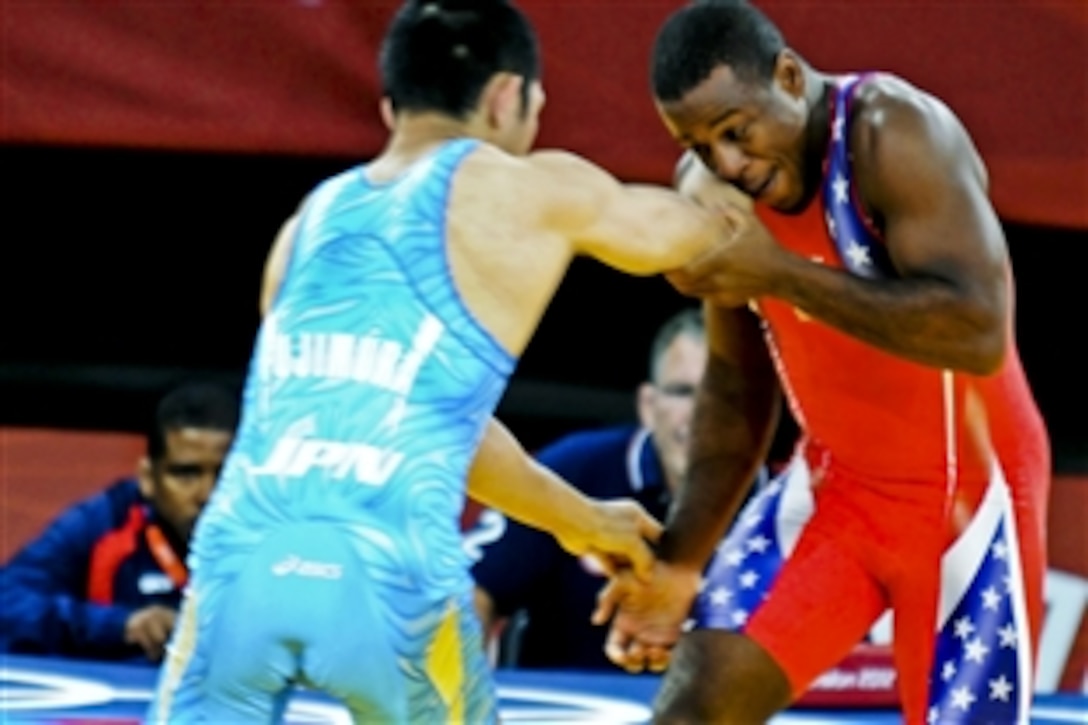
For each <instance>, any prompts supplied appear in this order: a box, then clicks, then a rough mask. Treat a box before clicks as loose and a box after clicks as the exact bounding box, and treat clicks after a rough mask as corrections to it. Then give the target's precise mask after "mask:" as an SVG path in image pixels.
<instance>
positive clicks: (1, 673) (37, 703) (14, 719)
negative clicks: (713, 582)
mask: <svg viewBox="0 0 1088 725" xmlns="http://www.w3.org/2000/svg"><path fill="white" fill-rule="evenodd" d="M154 679H155V670H153V669H151V668H148V667H140V666H135V665H116V664H101V663H93V662H82V661H72V660H55V659H41V658H32V657H12V656H2V655H0V723H39V724H42V725H45V724H47V723H48V724H49V725H75V724H76V723H79V724H81V725H89V724H91V723H102V724H103V725H105V724H106V723H108V724H109V725H128V724H129V723H135V722H137V721H138V719H139V718H140V717H141V716H142V715H143V713H144V711H145V709H146V707H147V702H148V699H149V698H150V695H151V689H152V687H153V685H154ZM496 680H497V682H498V689H499V697H500V707H501V710H502V717H503V720H504V721H505V722H507V723H519V725H529V724H534V725H545V724H548V723H554V724H555V725H560V724H562V725H575V724H581V725H604V724H607V725H627V724H631V725H633V724H635V723H644V722H646V721H647V719H648V718H649V714H650V709H649V703H650V702H651V701H652V699H653V696H654V694H655V693H656V692H657V687H658V684H659V678H658V677H654V676H631V675H623V674H616V675H600V674H586V673H572V672H519V671H511V670H501V671H499V672H498V673H496ZM287 722H289V723H292V724H296V723H299V724H301V723H328V724H339V723H344V724H345V725H347V724H348V723H350V719H349V718H348V716H347V711H346V710H344V709H343V708H342V707H341V706H340V705H338V704H337V703H335V702H334V701H332V700H330V699H328V698H326V697H324V696H320V695H317V694H314V693H308V692H305V691H299V692H298V694H297V695H296V696H295V697H293V698H292V700H291V705H290V707H289V709H288V712H287ZM900 722H901V718H900V716H899V713H898V712H897V711H894V710H882V711H877V710H837V709H836V710H829V709H820V710H816V709H811V710H791V711H789V712H787V713H783V714H782V715H780V716H778V717H776V718H775V719H774V720H773V721H772V723H773V724H774V725H789V724H790V723H798V724H801V723H809V724H815V723H826V724H827V725H832V724H834V725H849V724H851V723H889V724H890V723H900ZM1031 723H1032V725H1064V724H1066V723H1077V724H1078V725H1085V724H1086V723H1088V697H1081V696H1078V695H1075V694H1068V695H1067V694H1059V695H1046V696H1039V697H1038V698H1037V699H1036V701H1035V705H1034V707H1033V709H1032V719H1031Z"/></svg>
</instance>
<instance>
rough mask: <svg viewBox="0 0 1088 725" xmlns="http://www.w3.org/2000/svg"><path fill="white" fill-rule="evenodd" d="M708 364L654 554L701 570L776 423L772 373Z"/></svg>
mask: <svg viewBox="0 0 1088 725" xmlns="http://www.w3.org/2000/svg"><path fill="white" fill-rule="evenodd" d="M768 368H769V366H767V368H760V369H749V370H744V369H742V368H741V367H739V366H737V365H735V364H730V363H728V362H726V361H722V360H716V359H715V358H713V357H712V358H711V360H710V362H709V363H708V365H707V371H706V374H705V376H704V378H703V381H702V384H701V386H700V389H699V393H698V395H697V397H696V402H695V414H694V418H693V421H692V432H691V436H692V441H691V451H690V457H689V463H688V476H687V479H686V480H685V482H684V484H683V485H682V486H681V488H680V491H679V492H678V494H677V497H676V500H675V502H674V503H673V506H672V508H671V509H670V511H669V518H668V522H667V524H666V526H665V532H664V534H663V535H662V538H661V544H660V549H659V556H660V557H661V558H662V559H663V560H665V561H668V562H670V563H673V564H677V565H680V566H684V567H688V568H693V569H699V570H702V568H703V567H704V566H705V565H706V563H707V561H709V559H710V556H711V554H712V553H713V551H714V548H715V547H716V546H717V545H718V543H719V542H720V541H721V538H722V536H724V534H725V530H726V528H727V527H728V525H729V523H730V522H731V521H732V520H733V518H734V517H735V516H736V514H737V510H738V509H739V508H740V505H741V503H742V502H743V500H744V497H745V495H746V493H747V491H748V489H749V487H750V486H751V484H752V481H753V480H754V479H755V478H756V475H757V473H758V471H759V468H760V466H761V465H762V463H763V461H764V459H765V458H766V455H767V451H768V449H769V448H770V443H771V439H772V437H773V434H774V430H775V426H776V424H777V422H778V410H779V392H778V391H779V388H778V385H777V382H776V381H775V379H774V373H773V370H770V369H768Z"/></svg>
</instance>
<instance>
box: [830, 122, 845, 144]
mask: <svg viewBox="0 0 1088 725" xmlns="http://www.w3.org/2000/svg"><path fill="white" fill-rule="evenodd" d="M845 123H846V119H845V118H843V117H842V116H839V117H838V118H836V119H835V120H834V121H833V122H832V123H831V140H832V141H841V140H842V129H843V126H844V125H845Z"/></svg>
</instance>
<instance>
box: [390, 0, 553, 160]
mask: <svg viewBox="0 0 1088 725" xmlns="http://www.w3.org/2000/svg"><path fill="white" fill-rule="evenodd" d="M380 65H381V74H382V83H383V85H384V95H385V98H386V99H387V100H388V108H389V110H390V111H391V116H392V119H391V120H392V123H393V125H394V126H395V125H396V120H397V118H398V117H400V116H402V115H405V114H411V115H420V114H438V115H441V116H444V117H447V118H452V119H455V120H457V121H460V122H465V123H468V124H470V125H471V128H473V129H474V130H475V131H477V135H479V136H481V137H483V138H484V140H486V141H489V142H491V143H494V144H496V145H497V146H499V147H501V148H503V149H505V150H506V151H509V152H511V153H517V154H523V153H526V152H528V150H529V149H530V147H531V146H532V144H533V141H534V140H535V139H536V132H537V125H538V119H539V115H540V110H541V108H542V107H543V105H544V91H543V89H542V87H541V84H540V57H539V53H538V50H537V41H536V35H535V33H534V31H533V28H532V26H531V25H530V24H529V21H528V19H527V18H526V17H525V16H524V15H523V14H522V13H521V11H519V10H518V9H517V8H515V7H514V6H513V5H511V4H510V3H508V2H507V1H506V0H408V2H406V3H405V4H404V6H403V7H402V8H401V9H400V10H399V11H398V12H397V14H396V15H395V16H394V18H393V21H392V24H391V25H390V28H389V31H388V32H387V33H386V36H385V39H384V41H383V43H382V49H381V60H380Z"/></svg>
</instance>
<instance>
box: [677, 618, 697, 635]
mask: <svg viewBox="0 0 1088 725" xmlns="http://www.w3.org/2000/svg"><path fill="white" fill-rule="evenodd" d="M693 629H695V620H694V619H685V620H684V623H683V624H681V625H680V631H681V632H690V631H691V630H693Z"/></svg>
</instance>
